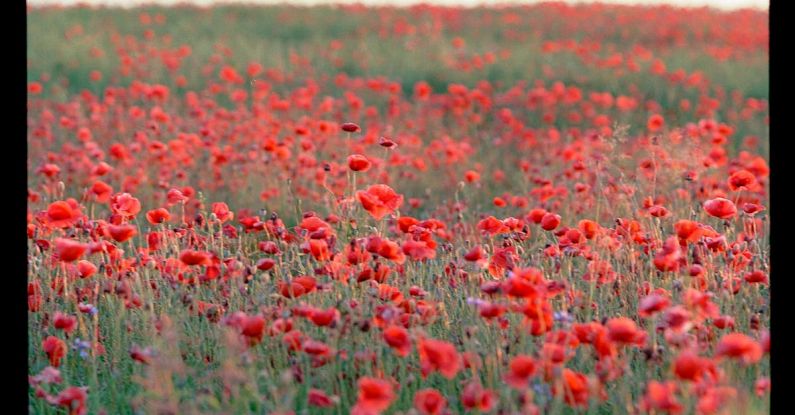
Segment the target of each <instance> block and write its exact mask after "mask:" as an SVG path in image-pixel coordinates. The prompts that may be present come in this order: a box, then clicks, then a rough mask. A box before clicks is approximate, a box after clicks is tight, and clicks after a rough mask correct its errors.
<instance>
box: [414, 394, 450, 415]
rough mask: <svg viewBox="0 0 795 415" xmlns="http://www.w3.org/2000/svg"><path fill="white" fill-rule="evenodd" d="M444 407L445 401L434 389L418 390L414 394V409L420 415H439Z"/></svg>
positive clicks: (445, 405)
mask: <svg viewBox="0 0 795 415" xmlns="http://www.w3.org/2000/svg"><path fill="white" fill-rule="evenodd" d="M446 407H447V400H446V399H445V398H444V396H442V394H441V393H439V391H437V390H436V389H433V388H426V389H420V390H418V391H417V392H416V393H415V394H414V408H416V409H417V411H419V412H420V414H422V415H440V414H442V413H443V412H444V410H445V408H446Z"/></svg>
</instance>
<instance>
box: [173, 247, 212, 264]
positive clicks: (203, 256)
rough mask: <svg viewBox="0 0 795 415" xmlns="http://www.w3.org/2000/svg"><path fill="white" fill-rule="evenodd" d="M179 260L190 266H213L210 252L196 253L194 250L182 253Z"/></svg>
mask: <svg viewBox="0 0 795 415" xmlns="http://www.w3.org/2000/svg"><path fill="white" fill-rule="evenodd" d="M179 260H180V261H182V263H183V264H185V265H188V266H194V265H210V264H212V260H211V256H210V253H209V252H201V251H194V250H192V249H186V250H184V251H182V253H180V254H179Z"/></svg>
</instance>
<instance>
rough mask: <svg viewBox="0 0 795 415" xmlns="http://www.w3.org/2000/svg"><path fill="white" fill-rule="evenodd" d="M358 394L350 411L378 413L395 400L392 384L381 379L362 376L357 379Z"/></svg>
mask: <svg viewBox="0 0 795 415" xmlns="http://www.w3.org/2000/svg"><path fill="white" fill-rule="evenodd" d="M358 385H359V394H358V400H357V401H356V405H355V406H354V408H353V411H352V413H357V414H380V413H381V412H383V411H385V410H386V409H387V408H389V405H391V404H392V401H394V400H395V392H394V391H393V388H392V384H391V383H390V382H388V381H386V380H383V379H376V378H371V377H366V376H365V377H362V378H360V379H359V382H358Z"/></svg>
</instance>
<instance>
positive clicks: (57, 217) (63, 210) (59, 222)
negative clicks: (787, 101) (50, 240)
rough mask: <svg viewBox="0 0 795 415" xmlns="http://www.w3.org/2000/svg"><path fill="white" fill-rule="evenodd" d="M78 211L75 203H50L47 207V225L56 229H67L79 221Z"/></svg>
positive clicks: (60, 201)
mask: <svg viewBox="0 0 795 415" xmlns="http://www.w3.org/2000/svg"><path fill="white" fill-rule="evenodd" d="M80 216H81V215H80V209H79V207H78V205H77V203H74V204H72V203H69V202H64V201H62V200H59V201H57V202H52V203H50V206H48V207H47V223H48V224H49V225H50V226H53V227H56V228H68V227H70V226H72V225H74V224H75V222H77V220H78V219H80Z"/></svg>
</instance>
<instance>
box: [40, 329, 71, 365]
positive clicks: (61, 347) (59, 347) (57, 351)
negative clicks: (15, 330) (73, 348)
mask: <svg viewBox="0 0 795 415" xmlns="http://www.w3.org/2000/svg"><path fill="white" fill-rule="evenodd" d="M41 348H42V349H43V350H44V353H47V357H48V358H49V359H50V366H52V367H58V366H60V365H61V359H62V358H63V357H64V356H66V343H65V342H64V341H63V340H61V339H59V338H57V337H55V336H47V338H46V339H44V341H42V342H41Z"/></svg>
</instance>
